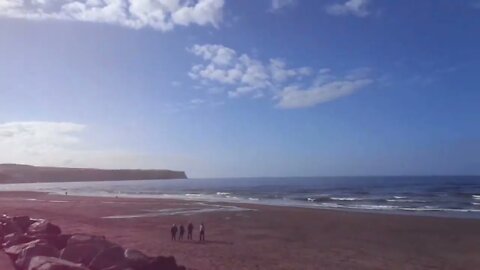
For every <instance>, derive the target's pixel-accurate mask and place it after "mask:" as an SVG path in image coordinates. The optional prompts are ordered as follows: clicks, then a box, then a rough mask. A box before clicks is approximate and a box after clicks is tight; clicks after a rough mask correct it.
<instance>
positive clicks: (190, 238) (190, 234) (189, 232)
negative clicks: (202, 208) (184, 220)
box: [187, 222, 193, 240]
mask: <svg viewBox="0 0 480 270" xmlns="http://www.w3.org/2000/svg"><path fill="white" fill-rule="evenodd" d="M187 230H188V234H187V239H188V240H192V233H193V224H192V223H191V222H190V223H188V227H187Z"/></svg>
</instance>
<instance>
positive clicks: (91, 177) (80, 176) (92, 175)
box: [0, 164, 187, 183]
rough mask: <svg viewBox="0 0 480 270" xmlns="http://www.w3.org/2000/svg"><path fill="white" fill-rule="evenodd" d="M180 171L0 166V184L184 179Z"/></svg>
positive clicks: (183, 174)
mask: <svg viewBox="0 0 480 270" xmlns="http://www.w3.org/2000/svg"><path fill="white" fill-rule="evenodd" d="M186 178H187V175H186V174H185V172H182V171H172V170H102V169H91V168H61V167H37V166H30V165H19V164H0V183H32V182H85V181H114V180H118V181H119V180H148V179H186Z"/></svg>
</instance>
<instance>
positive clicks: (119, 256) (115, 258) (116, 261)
mask: <svg viewBox="0 0 480 270" xmlns="http://www.w3.org/2000/svg"><path fill="white" fill-rule="evenodd" d="M123 254H124V250H123V248H122V247H120V246H115V247H111V248H107V249H105V250H104V251H102V252H100V253H99V254H98V255H97V256H95V258H93V260H92V262H91V263H90V265H89V266H88V267H89V268H90V269H92V270H103V269H106V268H109V267H113V266H118V267H123V266H125V265H126V263H127V261H126V260H125V257H124V256H123Z"/></svg>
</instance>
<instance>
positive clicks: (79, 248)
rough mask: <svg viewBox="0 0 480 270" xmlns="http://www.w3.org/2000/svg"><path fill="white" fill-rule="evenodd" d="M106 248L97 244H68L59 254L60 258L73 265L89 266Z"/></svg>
mask: <svg viewBox="0 0 480 270" xmlns="http://www.w3.org/2000/svg"><path fill="white" fill-rule="evenodd" d="M105 248H106V246H105V245H104V244H99V243H85V244H70V245H67V246H66V247H65V248H64V249H63V250H62V252H61V254H60V258H62V259H64V260H68V261H71V262H74V263H81V264H83V265H89V264H90V263H91V262H92V260H93V258H95V257H96V256H97V255H98V254H99V253H100V252H102V251H103V250H105Z"/></svg>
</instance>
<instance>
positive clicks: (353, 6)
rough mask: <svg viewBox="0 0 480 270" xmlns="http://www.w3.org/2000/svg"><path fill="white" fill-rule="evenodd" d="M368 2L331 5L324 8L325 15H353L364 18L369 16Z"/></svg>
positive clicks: (362, 0)
mask: <svg viewBox="0 0 480 270" xmlns="http://www.w3.org/2000/svg"><path fill="white" fill-rule="evenodd" d="M369 3H370V0H348V1H346V2H345V3H343V4H339V3H337V4H333V5H329V6H327V8H326V11H327V13H329V14H331V15H337V16H341V15H354V16H357V17H366V16H368V15H370V14H371V12H370V11H369V10H368V4H369Z"/></svg>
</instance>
